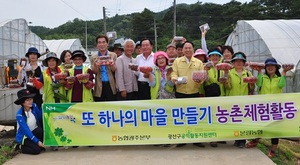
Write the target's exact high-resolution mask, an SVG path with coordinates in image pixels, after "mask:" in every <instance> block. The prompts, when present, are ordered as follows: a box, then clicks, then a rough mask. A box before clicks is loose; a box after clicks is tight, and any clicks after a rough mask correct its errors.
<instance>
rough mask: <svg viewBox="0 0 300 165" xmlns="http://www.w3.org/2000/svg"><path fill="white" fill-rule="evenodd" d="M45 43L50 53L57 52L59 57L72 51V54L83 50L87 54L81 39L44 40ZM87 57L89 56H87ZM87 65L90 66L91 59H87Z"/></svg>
mask: <svg viewBox="0 0 300 165" xmlns="http://www.w3.org/2000/svg"><path fill="white" fill-rule="evenodd" d="M43 41H44V42H45V44H46V45H47V47H48V49H49V51H51V52H55V53H56V54H57V56H58V57H60V54H61V53H62V52H63V51H64V50H70V51H71V52H73V51H74V50H82V51H84V52H86V51H85V49H84V48H83V46H82V45H81V42H80V40H79V39H65V40H63V39H62V40H43ZM86 56H88V55H87V54H86ZM85 63H86V64H89V63H90V59H89V58H87V59H86V62H85Z"/></svg>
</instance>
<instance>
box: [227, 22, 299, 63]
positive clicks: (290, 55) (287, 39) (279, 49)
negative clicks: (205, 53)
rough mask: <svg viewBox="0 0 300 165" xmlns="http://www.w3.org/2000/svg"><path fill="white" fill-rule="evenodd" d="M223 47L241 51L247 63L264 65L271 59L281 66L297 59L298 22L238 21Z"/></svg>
mask: <svg viewBox="0 0 300 165" xmlns="http://www.w3.org/2000/svg"><path fill="white" fill-rule="evenodd" d="M225 45H231V46H232V47H233V49H234V50H235V52H237V51H242V52H244V53H245V54H246V55H247V60H248V61H254V62H264V61H265V59H266V58H268V57H271V56H272V57H274V58H275V59H276V60H277V61H278V62H279V63H280V64H285V63H292V64H294V65H295V66H296V65H297V63H298V61H299V60H300V55H299V52H300V20H251V21H245V20H241V21H238V22H237V25H236V28H235V29H234V31H233V32H232V33H231V34H230V36H229V37H228V39H227V41H226V43H225Z"/></svg>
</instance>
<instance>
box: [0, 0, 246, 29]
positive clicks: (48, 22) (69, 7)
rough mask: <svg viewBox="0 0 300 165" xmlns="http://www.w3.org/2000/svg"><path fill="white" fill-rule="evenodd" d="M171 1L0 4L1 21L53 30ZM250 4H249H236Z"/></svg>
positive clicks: (4, 0) (190, 0) (22, 0)
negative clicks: (14, 20) (80, 21)
mask: <svg viewBox="0 0 300 165" xmlns="http://www.w3.org/2000/svg"><path fill="white" fill-rule="evenodd" d="M173 1H174V0H0V4H1V5H0V19H1V20H2V21H3V20H6V19H17V18H24V19H26V21H27V22H32V24H31V25H32V26H45V27H49V28H54V27H57V26H59V25H62V24H64V23H66V22H67V21H72V20H74V19H75V18H79V19H82V20H98V19H102V18H103V10H102V8H103V7H105V8H106V11H107V15H108V17H112V16H114V15H116V14H119V15H123V14H129V13H134V12H141V11H143V10H144V8H148V9H150V10H151V11H153V12H158V11H162V10H164V9H167V8H169V7H170V6H172V4H173ZM197 1H198V0H176V3H177V4H179V3H187V4H194V3H196V2H197ZM199 1H200V2H203V3H206V2H210V3H217V4H224V3H228V2H230V0H199ZM237 1H239V2H242V3H244V2H250V1H249V0H237Z"/></svg>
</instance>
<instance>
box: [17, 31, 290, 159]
mask: <svg viewBox="0 0 300 165" xmlns="http://www.w3.org/2000/svg"><path fill="white" fill-rule="evenodd" d="M206 32H207V31H204V32H202V49H197V50H196V51H194V44H193V43H192V42H191V41H187V40H185V39H184V40H183V41H181V42H176V41H172V43H171V44H169V45H167V46H166V51H157V52H155V53H154V52H153V51H152V50H153V43H152V41H151V40H149V39H143V40H141V41H138V42H136V43H135V42H134V41H133V40H131V39H126V40H125V41H124V44H123V45H122V51H121V52H122V54H120V55H117V54H116V53H114V52H111V51H109V50H108V43H109V40H108V38H107V36H105V35H99V36H98V37H97V38H96V45H97V49H98V52H97V54H94V55H92V56H91V58H90V59H91V67H90V68H89V67H87V66H85V65H83V63H84V62H85V61H86V59H87V57H86V55H85V53H84V52H83V51H81V50H76V51H73V52H71V51H68V50H66V51H64V52H63V53H62V54H61V56H60V58H58V57H57V56H56V54H55V53H53V52H50V53H48V54H47V55H46V58H45V59H44V60H43V65H44V66H45V67H47V68H45V69H43V68H42V66H41V65H39V64H38V63H37V60H38V58H39V57H40V54H39V53H38V50H37V49H36V48H29V50H28V52H27V53H26V55H25V56H26V57H27V58H28V60H29V63H28V65H29V66H31V68H32V70H33V75H32V77H27V78H24V79H26V80H28V81H29V80H31V81H32V84H33V85H27V87H26V89H23V90H21V91H19V92H18V100H16V101H15V103H16V104H18V105H21V106H22V107H21V108H20V110H19V111H18V113H17V123H18V129H17V142H18V144H19V145H18V147H17V148H19V149H21V150H22V152H23V153H28V154H38V153H40V152H41V151H42V150H43V149H44V145H43V142H42V140H43V137H42V133H41V131H42V127H41V125H42V123H41V110H40V109H41V105H42V103H43V102H44V103H64V102H93V101H96V102H98V101H123V100H146V99H175V98H196V97H218V96H239V95H248V94H249V93H251V91H253V90H254V88H255V83H246V82H243V78H245V77H251V76H252V73H251V72H250V71H248V70H247V69H246V68H245V64H246V61H247V58H246V55H245V54H244V53H243V52H236V53H234V51H233V49H232V47H230V46H219V47H216V48H215V49H212V50H211V51H208V49H207V47H206V43H205V34H206ZM135 51H137V54H138V55H137V56H136V58H133V55H134V54H135ZM138 51H139V52H138ZM102 57H108V59H109V61H110V62H108V63H103V62H101V59H103V58H102ZM220 63H230V65H231V68H230V69H228V70H221V71H220V70H219V69H217V65H218V64H220ZM68 65H71V67H69V66H68ZM131 65H136V66H137V67H130V66H131ZM66 66H68V69H66ZM26 67H27V66H23V68H22V70H23V71H25V68H26ZM253 69H254V70H256V71H258V76H257V79H258V81H257V83H256V86H257V87H258V89H259V91H258V93H259V94H275V93H282V88H283V87H284V86H285V74H286V72H287V71H288V70H287V69H284V70H283V71H282V73H280V72H279V69H280V65H279V64H278V63H277V61H276V60H275V59H274V58H268V59H266V61H265V67H264V70H265V72H262V68H261V67H257V68H253ZM195 71H204V72H205V73H206V74H207V79H205V80H199V79H195V78H193V72H195ZM59 73H65V74H66V75H67V77H63V78H59V77H58V76H56V75H57V74H59ZM80 74H84V75H88V77H87V78H85V79H80V78H78V77H79V76H78V75H80ZM19 75H20V76H21V75H24V73H22V72H21V73H20V74H19ZM62 75H63V74H62ZM70 77H71V78H70ZM74 77H75V78H74ZM224 77H225V79H223V81H220V78H224ZM20 79H21V77H20ZM42 87H43V94H42V95H41V93H40V89H41V88H42ZM33 100H34V103H33ZM31 116H32V117H31ZM26 123H27V124H26ZM24 138H25V140H24ZM245 143H246V140H237V141H235V143H234V145H235V146H238V147H240V148H244V147H245V145H246V144H245ZM210 144H211V146H212V147H217V146H218V144H217V142H211V143H210ZM255 144H257V140H254V141H251V143H250V144H249V145H247V146H248V147H254V146H255ZM272 144H273V147H272V149H271V151H270V154H269V156H270V157H271V156H274V153H275V150H276V146H277V144H278V139H277V140H272ZM183 145H184V144H178V147H181V146H183ZM195 145H197V146H199V147H203V146H204V145H203V144H201V143H195ZM272 154H273V155H272Z"/></svg>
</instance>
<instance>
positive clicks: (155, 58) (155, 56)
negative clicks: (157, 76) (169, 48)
mask: <svg viewBox="0 0 300 165" xmlns="http://www.w3.org/2000/svg"><path fill="white" fill-rule="evenodd" d="M161 55H162V56H164V57H165V58H166V59H167V63H169V62H170V59H169V56H168V55H167V53H166V52H164V51H158V52H156V53H154V60H153V62H154V64H155V65H157V64H156V61H157V57H158V56H161Z"/></svg>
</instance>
